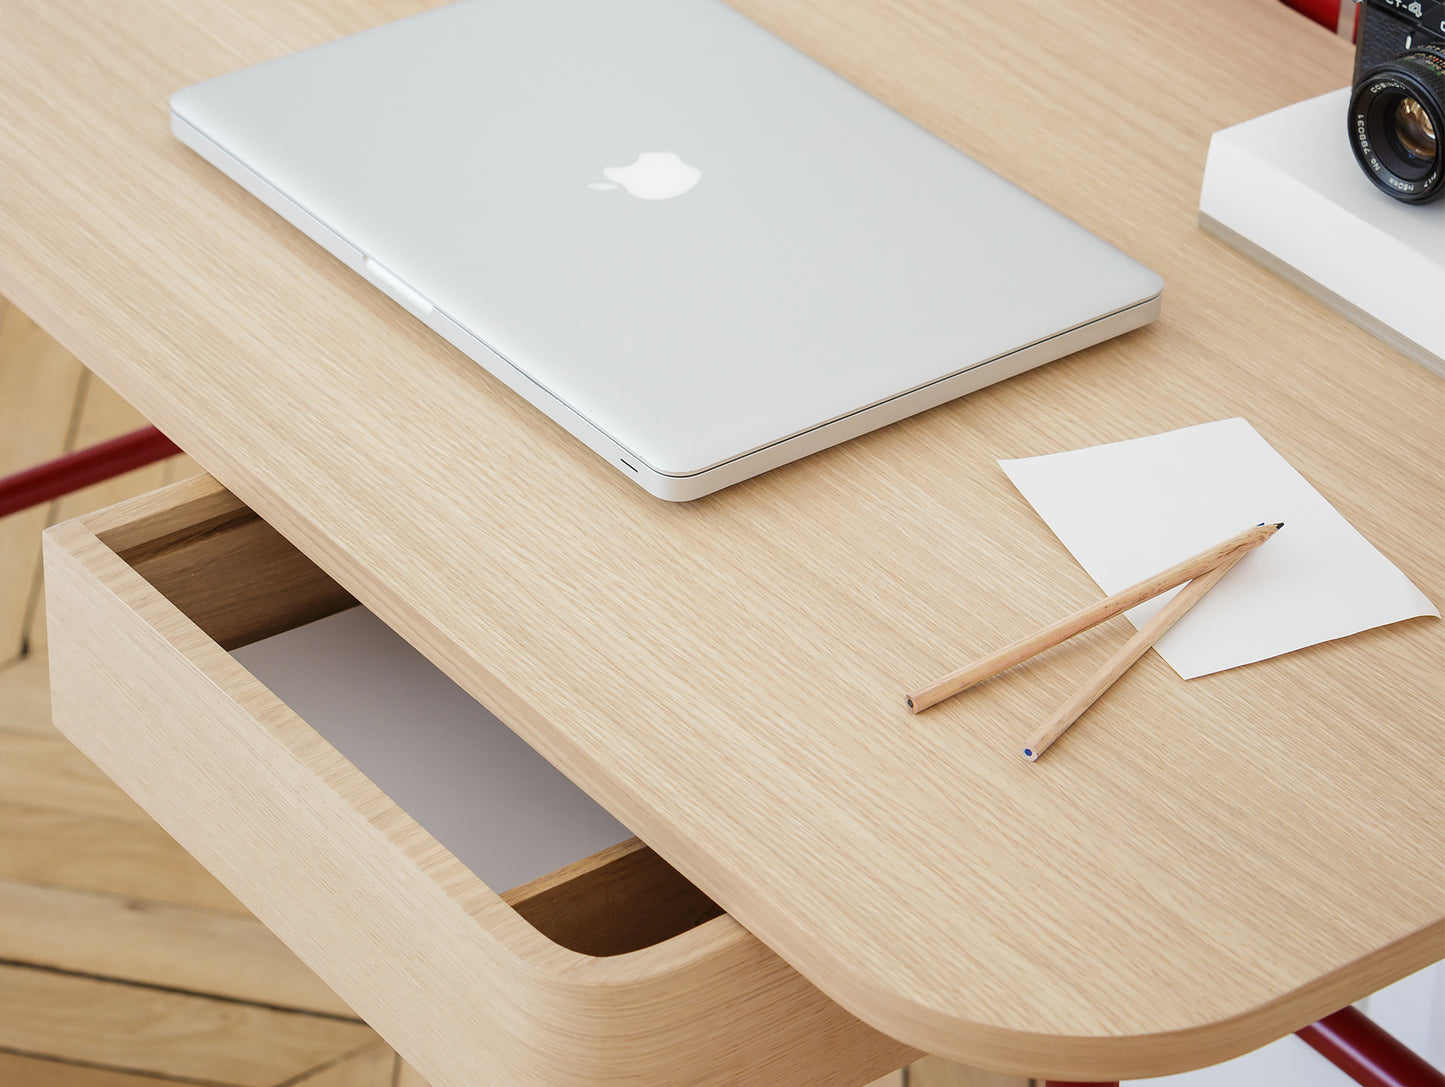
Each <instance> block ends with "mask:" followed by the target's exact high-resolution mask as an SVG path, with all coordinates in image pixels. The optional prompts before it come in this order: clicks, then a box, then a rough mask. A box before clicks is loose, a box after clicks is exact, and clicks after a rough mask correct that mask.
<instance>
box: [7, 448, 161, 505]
mask: <svg viewBox="0 0 1445 1087" xmlns="http://www.w3.org/2000/svg"><path fill="white" fill-rule="evenodd" d="M180 451H181V450H180V447H179V446H177V445H176V444H175V443H174V442H172V441H171V440H170V439H169V438H167V437H166V436H165V435H164V434H162V433H161V432H160V431H159V430H157V429H156V428H155V427H144V428H142V429H140V430H134V431H131V433H129V434H122V435H121V436H120V437H119V438H112V439H111V440H110V441H108V442H101V443H100V444H99V445H93V446H91V447H90V448H88V449H78V450H76V451H75V452H74V453H67V454H66V455H65V456H63V457H56V458H55V459H54V460H52V461H46V462H45V463H44V464H37V465H36V466H35V467H34V468H27V469H26V470H25V471H23V472H16V473H15V474H14V475H12V476H6V477H5V478H4V479H0V517H5V516H8V515H9V514H12V513H17V512H19V511H20V510H23V509H28V508H30V507H31V506H38V505H39V504H40V503H42V502H49V501H50V500H51V499H54V498H59V497H60V496H61V495H64V494H69V493H70V492H71V491H78V490H80V488H82V487H88V486H90V484H92V483H99V482H101V481H102V480H106V479H110V478H112V477H114V476H118V475H121V474H123V473H125V472H129V471H131V470H132V469H135V468H144V467H145V466H146V465H147V464H154V463H155V462H156V461H158V460H165V459H166V458H167V457H173V456H175V455H176V454H177V453H179V452H180Z"/></svg>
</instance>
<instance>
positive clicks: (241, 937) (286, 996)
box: [0, 880, 351, 1049]
mask: <svg viewBox="0 0 1445 1087" xmlns="http://www.w3.org/2000/svg"><path fill="white" fill-rule="evenodd" d="M0 916H3V917H4V918H5V924H4V925H0V959H5V960H8V961H10V962H22V963H27V964H29V965H33V966H46V967H52V968H55V969H58V970H66V971H70V972H73V973H78V974H89V975H93V976H98V977H108V978H116V979H120V980H125V981H130V982H133V983H136V984H141V985H154V986H159V987H161V988H168V989H183V990H185V991H187V992H193V993H205V994H210V995H214V996H224V997H230V998H232V999H235V1000H242V1001H250V1002H253V1003H257V1004H265V1005H269V1006H271V1007H281V1008H298V1009H302V1010H305V1011H319V1012H324V1013H326V1014H328V1015H338V1016H348V1017H349V1016H351V1009H350V1008H348V1007H347V1006H346V1004H345V1003H344V1002H343V1001H342V1000H341V998H340V997H338V996H337V995H336V994H335V993H333V992H332V991H331V990H330V989H328V988H327V987H326V986H325V985H323V984H322V983H321V981H320V980H318V979H317V977H316V975H315V974H313V973H312V972H311V971H310V970H308V969H307V968H306V967H305V966H304V965H302V963H301V962H300V961H298V960H297V958H296V956H295V955H293V954H292V953H291V952H290V951H288V950H287V949H286V947H285V946H284V945H283V944H282V943H281V941H280V940H278V939H277V938H276V937H275V936H274V935H272V934H271V933H270V932H269V931H268V930H267V929H266V927H265V926H264V925H262V924H261V922H259V921H257V920H256V919H255V918H254V917H240V916H237V915H236V914H234V913H223V912H219V911H215V910H206V909H197V908H194V907H189V906H174V905H170V904H168V903H165V902H157V901H152V900H150V899H148V898H143V897H139V896H138V895H116V894H102V893H98V892H95V891H81V890H74V889H71V888H68V887H54V886H50V887H46V886H37V885H35V884H29V883H19V882H16V881H14V880H0ZM22 1048H26V1049H33V1048H34V1047H33V1046H30V1045H26V1046H22Z"/></svg>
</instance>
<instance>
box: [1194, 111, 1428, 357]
mask: <svg viewBox="0 0 1445 1087" xmlns="http://www.w3.org/2000/svg"><path fill="white" fill-rule="evenodd" d="M1349 96H1350V92H1349V88H1345V89H1343V90H1339V91H1334V92H1332V93H1330V94H1326V95H1321V96H1320V97H1319V98H1311V99H1309V100H1308V101H1306V102H1300V103H1298V104H1296V105H1293V106H1288V107H1286V108H1285V109H1281V110H1276V111H1275V112H1274V113H1267V114H1265V115H1264V116H1263V117H1256V118H1255V119H1254V120H1252V121H1246V122H1245V123H1244V124H1240V125H1235V126H1234V127H1233V128H1226V129H1224V130H1223V131H1222V132H1216V133H1215V134H1214V137H1213V139H1211V140H1210V143H1209V158H1208V162H1207V164H1206V165H1205V168H1204V186H1203V189H1202V191H1201V193H1200V196H1199V225H1200V226H1201V227H1203V228H1204V230H1206V231H1208V232H1209V233H1210V234H1213V235H1215V236H1216V237H1218V238H1220V239H1222V240H1223V241H1225V242H1226V243H1228V244H1229V245H1232V246H1234V247H1235V248H1236V249H1238V250H1240V251H1241V252H1242V253H1245V254H1246V255H1248V256H1250V257H1252V258H1253V259H1254V260H1256V261H1258V262H1259V263H1260V264H1262V265H1264V266H1265V267H1266V268H1268V269H1270V270H1271V271H1273V272H1275V273H1276V274H1278V275H1280V276H1282V277H1283V278H1285V279H1287V280H1289V281H1290V282H1291V283H1294V284H1295V285H1296V286H1298V287H1300V288H1301V289H1303V290H1304V291H1306V292H1307V293H1309V294H1312V295H1314V296H1315V297H1316V298H1318V299H1320V300H1321V301H1323V302H1324V303H1326V304H1327V305H1329V306H1330V307H1332V308H1333V309H1335V310H1338V311H1339V312H1340V313H1342V314H1344V315H1345V316H1346V317H1348V318H1349V319H1350V320H1352V321H1354V322H1355V323H1356V324H1358V325H1360V326H1361V327H1362V328H1365V329H1367V330H1369V331H1370V332H1372V333H1374V334H1375V335H1376V336H1378V337H1379V338H1380V339H1382V340H1384V341H1385V342H1386V343H1388V344H1390V345H1391V346H1393V347H1396V348H1398V349H1399V350H1401V351H1403V352H1404V353H1405V354H1407V355H1409V356H1410V357H1411V358H1413V359H1415V360H1416V361H1417V362H1420V363H1421V364H1423V365H1424V366H1427V367H1429V368H1430V369H1431V370H1433V371H1434V372H1435V373H1437V374H1440V375H1442V376H1445V200H1439V201H1436V202H1435V203H1433V204H1426V205H1409V204H1403V203H1401V202H1400V201H1398V200H1395V199H1393V198H1392V197H1389V196H1387V195H1385V194H1384V193H1382V192H1380V191H1379V190H1378V189H1376V188H1375V187H1374V185H1372V184H1371V183H1370V181H1369V180H1368V179H1367V178H1366V177H1365V175H1364V173H1363V172H1362V171H1361V170H1360V168H1359V166H1358V165H1357V164H1356V162H1355V159H1354V156H1353V154H1352V153H1351V151H1350V144H1349V140H1348V138H1347V135H1346V122H1345V111H1346V109H1347V107H1348V103H1349Z"/></svg>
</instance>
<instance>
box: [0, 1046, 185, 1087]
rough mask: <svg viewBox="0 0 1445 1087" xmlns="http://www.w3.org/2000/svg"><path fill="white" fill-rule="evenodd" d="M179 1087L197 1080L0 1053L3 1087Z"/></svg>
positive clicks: (0, 1077)
mask: <svg viewBox="0 0 1445 1087" xmlns="http://www.w3.org/2000/svg"><path fill="white" fill-rule="evenodd" d="M166 1084H169V1085H170V1087H177V1085H178V1084H180V1085H182V1087H184V1085H186V1084H192V1085H195V1087H202V1085H199V1084H197V1082H196V1081H195V1080H184V1079H166V1080H161V1079H158V1078H157V1077H155V1076H146V1075H139V1074H137V1073H134V1072H117V1071H114V1070H113V1069H110V1068H94V1067H91V1066H89V1065H78V1064H72V1063H70V1062H67V1061H60V1060H56V1059H55V1058H48V1059H47V1058H43V1057H28V1056H22V1055H21V1054H19V1053H0V1087H166Z"/></svg>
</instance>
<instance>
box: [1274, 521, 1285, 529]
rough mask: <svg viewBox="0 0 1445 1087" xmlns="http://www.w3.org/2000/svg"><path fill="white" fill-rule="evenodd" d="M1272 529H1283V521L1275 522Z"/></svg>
mask: <svg viewBox="0 0 1445 1087" xmlns="http://www.w3.org/2000/svg"><path fill="white" fill-rule="evenodd" d="M1274 527H1275V528H1284V522H1283V521H1276V522H1275V523H1274Z"/></svg>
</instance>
